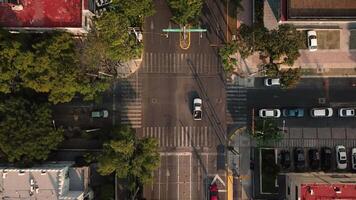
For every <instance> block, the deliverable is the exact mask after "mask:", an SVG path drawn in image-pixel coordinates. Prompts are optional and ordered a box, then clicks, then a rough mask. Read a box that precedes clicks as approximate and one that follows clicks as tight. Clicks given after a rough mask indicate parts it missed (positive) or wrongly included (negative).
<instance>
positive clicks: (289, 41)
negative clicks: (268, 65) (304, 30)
mask: <svg viewBox="0 0 356 200" xmlns="http://www.w3.org/2000/svg"><path fill="white" fill-rule="evenodd" d="M264 41H265V42H264V44H265V46H264V49H265V52H266V53H267V54H268V56H269V57H270V62H275V61H279V63H280V64H287V65H290V66H292V65H293V64H294V61H295V60H296V59H297V58H298V57H299V56H300V53H299V48H300V47H301V46H302V44H303V41H304V40H303V39H302V34H301V32H299V31H297V29H296V28H295V27H294V26H293V25H291V24H282V25H279V27H278V29H274V30H272V31H270V32H269V33H268V34H266V37H265V38H264ZM281 59H282V61H280V60H281Z"/></svg>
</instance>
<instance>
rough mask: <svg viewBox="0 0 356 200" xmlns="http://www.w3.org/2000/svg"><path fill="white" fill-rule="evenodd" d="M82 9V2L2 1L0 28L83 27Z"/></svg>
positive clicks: (75, 0) (46, 0)
mask: <svg viewBox="0 0 356 200" xmlns="http://www.w3.org/2000/svg"><path fill="white" fill-rule="evenodd" d="M5 2H12V3H5ZM82 7H83V5H82V0H11V1H8V0H5V1H0V26H3V27H31V28H38V27H39V28H55V27H72V28H75V27H81V26H82V10H83V9H82Z"/></svg>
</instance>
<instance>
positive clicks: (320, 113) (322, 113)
mask: <svg viewBox="0 0 356 200" xmlns="http://www.w3.org/2000/svg"><path fill="white" fill-rule="evenodd" d="M310 116H312V117H331V116H333V109H332V108H313V109H311V111H310Z"/></svg>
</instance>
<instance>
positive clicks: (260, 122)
mask: <svg viewBox="0 0 356 200" xmlns="http://www.w3.org/2000/svg"><path fill="white" fill-rule="evenodd" d="M254 128H255V130H254V134H253V135H252V136H253V137H254V138H255V139H257V142H258V143H259V145H264V144H268V142H272V141H279V140H281V139H282V138H283V135H282V133H281V131H282V130H281V129H280V128H279V127H278V124H277V122H276V121H275V120H271V119H257V120H256V121H255V127H254Z"/></svg>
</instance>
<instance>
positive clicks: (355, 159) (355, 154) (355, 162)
mask: <svg viewBox="0 0 356 200" xmlns="http://www.w3.org/2000/svg"><path fill="white" fill-rule="evenodd" d="M351 164H352V166H351V168H352V169H353V170H356V148H355V147H354V148H352V150H351Z"/></svg>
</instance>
